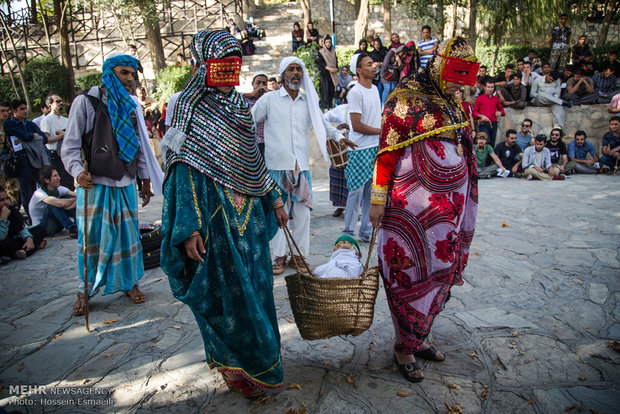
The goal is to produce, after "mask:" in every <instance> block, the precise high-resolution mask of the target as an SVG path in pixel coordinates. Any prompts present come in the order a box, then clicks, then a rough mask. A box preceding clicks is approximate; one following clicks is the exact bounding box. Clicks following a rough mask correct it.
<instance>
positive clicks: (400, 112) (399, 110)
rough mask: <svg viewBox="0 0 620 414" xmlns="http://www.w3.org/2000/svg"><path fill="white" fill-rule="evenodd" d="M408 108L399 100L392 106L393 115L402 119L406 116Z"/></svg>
mask: <svg viewBox="0 0 620 414" xmlns="http://www.w3.org/2000/svg"><path fill="white" fill-rule="evenodd" d="M408 110H409V108H408V107H407V105H406V104H404V103H403V102H402V101H400V100H399V101H398V103H397V104H396V107H395V108H394V115H395V116H397V117H399V118H400V119H402V120H403V121H404V120H405V118H406V117H407V111H408Z"/></svg>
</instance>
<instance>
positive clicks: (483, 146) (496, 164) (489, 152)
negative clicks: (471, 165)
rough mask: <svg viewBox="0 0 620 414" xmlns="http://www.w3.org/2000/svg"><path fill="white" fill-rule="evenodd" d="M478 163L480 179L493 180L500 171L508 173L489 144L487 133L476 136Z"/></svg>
mask: <svg viewBox="0 0 620 414" xmlns="http://www.w3.org/2000/svg"><path fill="white" fill-rule="evenodd" d="M489 158H490V159H489ZM476 162H477V163H478V176H479V177H480V178H491V177H493V176H495V175H497V170H498V169H499V170H500V172H502V173H503V172H504V171H506V169H505V168H504V166H503V165H502V161H501V160H500V159H499V157H498V156H497V155H495V152H493V147H491V146H490V145H489V144H487V133H486V132H479V133H478V135H476ZM487 164H489V165H487Z"/></svg>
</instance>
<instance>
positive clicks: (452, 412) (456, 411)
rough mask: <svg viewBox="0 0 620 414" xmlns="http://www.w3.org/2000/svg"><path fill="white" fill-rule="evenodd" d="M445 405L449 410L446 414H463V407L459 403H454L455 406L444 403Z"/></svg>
mask: <svg viewBox="0 0 620 414" xmlns="http://www.w3.org/2000/svg"><path fill="white" fill-rule="evenodd" d="M443 404H444V405H445V406H446V408H447V409H448V411H446V414H463V407H461V406H460V405H458V404H457V403H454V405H453V406H450V404H448V403H443Z"/></svg>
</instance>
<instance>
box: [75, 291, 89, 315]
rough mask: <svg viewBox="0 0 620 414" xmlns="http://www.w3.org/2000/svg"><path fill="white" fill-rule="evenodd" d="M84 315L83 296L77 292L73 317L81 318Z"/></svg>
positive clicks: (84, 303)
mask: <svg viewBox="0 0 620 414" xmlns="http://www.w3.org/2000/svg"><path fill="white" fill-rule="evenodd" d="M85 313H86V301H85V300H84V294H83V293H81V292H78V294H77V300H76V301H75V303H74V304H73V316H83V315H84V314H85Z"/></svg>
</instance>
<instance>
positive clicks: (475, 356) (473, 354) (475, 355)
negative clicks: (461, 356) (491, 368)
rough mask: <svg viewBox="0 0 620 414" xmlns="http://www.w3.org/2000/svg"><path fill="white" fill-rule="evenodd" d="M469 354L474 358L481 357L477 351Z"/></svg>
mask: <svg viewBox="0 0 620 414" xmlns="http://www.w3.org/2000/svg"><path fill="white" fill-rule="evenodd" d="M467 356H470V357H472V358H478V359H480V357H479V356H478V354H477V353H475V352H472V353H471V354H467Z"/></svg>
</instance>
